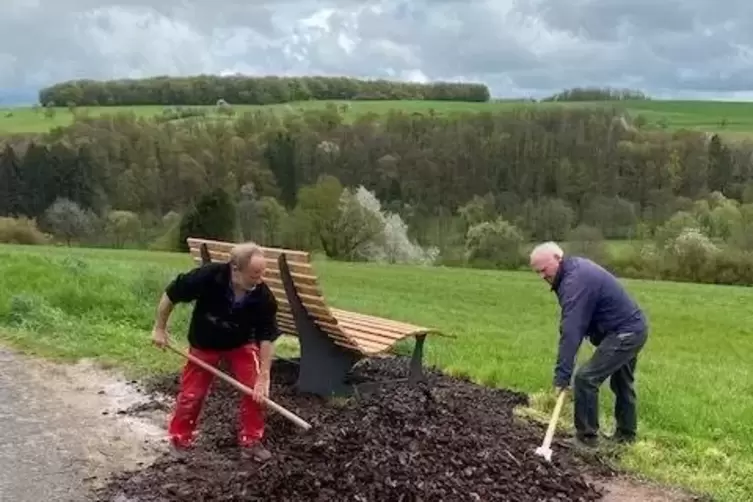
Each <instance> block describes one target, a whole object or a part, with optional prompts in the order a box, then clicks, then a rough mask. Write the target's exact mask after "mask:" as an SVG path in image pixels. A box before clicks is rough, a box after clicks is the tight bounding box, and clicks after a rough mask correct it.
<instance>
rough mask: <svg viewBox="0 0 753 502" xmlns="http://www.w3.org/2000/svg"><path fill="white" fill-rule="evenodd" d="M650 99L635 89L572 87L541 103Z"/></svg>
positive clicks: (544, 99)
mask: <svg viewBox="0 0 753 502" xmlns="http://www.w3.org/2000/svg"><path fill="white" fill-rule="evenodd" d="M650 99H651V97H650V96H648V95H647V94H645V93H644V92H643V91H639V90H636V89H615V88H612V87H573V88H571V89H565V90H564V91H561V92H558V93H556V94H553V95H551V96H548V97H546V98H543V99H542V100H541V101H648V100H650Z"/></svg>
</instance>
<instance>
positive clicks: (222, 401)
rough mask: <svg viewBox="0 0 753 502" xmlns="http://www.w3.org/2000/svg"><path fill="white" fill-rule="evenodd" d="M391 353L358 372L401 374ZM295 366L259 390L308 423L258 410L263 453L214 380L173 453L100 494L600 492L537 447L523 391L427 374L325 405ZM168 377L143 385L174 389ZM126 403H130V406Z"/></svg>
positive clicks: (297, 497)
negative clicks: (190, 446)
mask: <svg viewBox="0 0 753 502" xmlns="http://www.w3.org/2000/svg"><path fill="white" fill-rule="evenodd" d="M406 367H407V361H405V360H404V359H402V358H399V359H388V360H369V361H365V362H364V363H362V365H361V366H360V367H359V368H358V369H357V370H356V373H357V375H358V376H360V377H361V378H372V377H374V376H379V377H380V378H394V377H395V376H396V375H398V374H404V373H405V368H406ZM294 368H295V367H294V366H291V365H289V364H285V363H282V362H281V363H279V364H276V365H275V368H274V369H273V382H272V389H271V395H270V397H271V398H272V399H273V400H275V401H276V402H278V403H279V404H281V405H282V406H285V407H286V408H288V409H290V410H291V411H293V412H294V413H296V414H298V415H299V416H301V417H302V418H303V419H304V420H307V421H309V422H310V423H311V424H312V425H313V427H312V429H311V430H310V431H308V432H304V431H302V430H301V429H298V428H297V427H296V426H295V425H293V424H291V423H289V422H288V421H287V420H286V419H284V418H283V417H281V416H279V415H277V414H276V413H274V412H269V414H268V421H267V436H266V440H265V444H266V446H267V447H268V448H269V449H270V450H271V451H272V453H273V455H274V457H273V459H272V460H270V461H268V462H266V463H264V464H259V463H257V462H254V461H252V460H242V459H241V458H240V457H239V455H238V452H237V448H236V444H235V431H236V421H237V415H236V413H237V400H238V397H239V393H238V391H236V390H235V389H234V388H232V387H230V386H229V385H227V384H226V383H225V382H223V381H221V380H219V379H217V380H216V382H215V384H214V388H213V391H212V393H211V394H210V396H209V397H208V398H207V401H206V403H205V408H204V412H203V414H202V417H201V423H200V425H199V428H200V431H201V432H202V436H201V438H200V439H199V441H198V443H197V445H196V447H195V450H194V451H193V452H192V453H191V454H190V455H189V456H188V458H186V459H183V460H178V459H174V458H172V457H170V456H169V454H165V455H164V456H163V457H162V458H160V459H158V460H157V461H156V462H155V463H153V464H152V465H151V466H149V467H146V468H145V469H143V470H141V471H137V472H129V473H123V474H121V475H118V476H116V477H113V478H112V479H111V480H110V483H109V484H108V486H106V487H105V488H104V489H103V490H101V492H100V494H99V497H100V498H99V500H100V501H108V502H110V501H112V502H115V501H118V502H120V501H129V502H151V501H177V500H185V501H188V500H192V501H193V500H202V501H231V500H233V501H235V500H238V501H240V500H243V501H255V500H275V501H304V500H306V501H325V500H326V501H340V500H349V501H382V500H385V501H387V500H389V501H392V500H394V501H406V502H407V501H434V500H437V501H438V500H445V501H464V500H483V501H489V500H511V501H518V502H525V501H565V500H567V501H592V500H599V499H600V498H601V495H602V493H601V492H600V491H599V490H598V489H597V488H596V487H594V486H593V485H591V484H589V483H587V482H586V481H585V479H584V477H583V472H584V471H583V469H584V467H585V466H584V464H583V463H582V462H581V461H579V460H578V459H577V458H575V457H574V456H573V454H572V453H571V452H570V451H569V450H568V449H567V448H566V447H564V446H563V445H557V444H555V445H554V446H553V448H554V450H555V451H554V455H553V458H552V463H551V464H550V463H547V462H546V461H545V460H544V459H542V458H540V457H538V456H536V455H535V454H534V450H535V449H536V447H537V446H538V445H540V443H541V441H542V438H543V435H544V428H543V427H540V426H536V425H529V424H526V423H522V422H521V420H520V419H518V418H515V417H514V416H513V408H514V407H515V406H518V405H521V404H526V397H525V395H524V394H518V393H514V392H510V391H506V390H493V389H489V388H485V387H481V386H478V385H475V384H472V383H470V382H467V381H465V380H461V379H456V378H450V377H447V376H444V375H441V374H440V373H438V372H433V371H432V372H430V373H429V382H428V385H427V386H426V387H420V388H412V387H409V386H407V385H399V386H388V387H384V388H383V390H380V391H379V392H377V393H375V394H371V395H369V396H366V397H361V398H359V399H352V400H345V401H339V402H337V401H336V402H334V403H333V402H329V403H328V402H325V401H324V400H322V399H319V398H317V397H312V396H304V395H301V394H298V393H296V391H295V389H294V387H293V385H294V383H295V369H294ZM177 383H178V380H177V377H173V378H170V379H166V380H162V381H156V382H149V383H148V384H147V385H146V386H145V390H147V391H148V392H152V393H167V394H168V395H171V396H174V395H175V393H176V392H177V388H178V385H177ZM132 411H134V410H131V411H129V412H132Z"/></svg>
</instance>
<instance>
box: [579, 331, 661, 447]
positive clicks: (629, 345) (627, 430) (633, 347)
mask: <svg viewBox="0 0 753 502" xmlns="http://www.w3.org/2000/svg"><path fill="white" fill-rule="evenodd" d="M647 337H648V332H646V331H642V332H627V333H614V334H609V335H607V336H606V337H605V338H604V339H603V340H602V341H601V343H600V344H599V346H598V347H597V348H596V351H595V352H594V354H593V356H592V357H591V359H590V360H589V361H588V362H587V363H586V364H584V365H583V366H581V367H580V368H579V369H578V371H577V372H576V373H575V378H574V381H573V394H574V400H575V402H574V408H575V410H574V411H575V430H576V431H577V437H578V438H579V439H581V440H584V441H593V440H595V439H596V438H597V434H598V432H599V387H601V384H602V383H604V380H606V379H607V377H611V378H610V380H609V386H610V387H611V389H612V392H614V396H615V404H614V417H615V420H616V422H617V429H616V431H615V437H617V438H622V439H634V438H635V433H636V428H637V413H636V406H635V403H636V395H635V387H634V381H635V365H636V362H637V360H638V353H639V352H640V351H641V349H642V348H643V346H644V345H645V343H646V339H647Z"/></svg>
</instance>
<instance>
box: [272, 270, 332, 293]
mask: <svg viewBox="0 0 753 502" xmlns="http://www.w3.org/2000/svg"><path fill="white" fill-rule="evenodd" d="M264 282H266V283H267V285H268V286H269V287H270V288H271V287H275V288H277V289H279V290H282V291H285V286H284V285H283V283H282V281H281V280H280V279H277V278H276V277H271V276H270V274H264ZM295 290H296V291H297V292H299V293H300V294H304V295H309V296H321V295H320V294H319V288H316V287H313V286H309V285H306V284H301V285H298V286H296V287H295Z"/></svg>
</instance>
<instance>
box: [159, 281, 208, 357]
mask: <svg viewBox="0 0 753 502" xmlns="http://www.w3.org/2000/svg"><path fill="white" fill-rule="evenodd" d="M208 277H211V276H210V274H209V273H208V270H207V268H206V267H197V268H195V269H193V270H191V271H190V272H187V273H184V274H178V275H177V277H175V279H173V280H172V281H171V282H170V284H168V285H167V287H166V288H165V291H164V292H163V293H162V296H161V297H160V301H159V304H158V305H157V313H156V315H155V319H154V326H153V328H152V340H153V341H154V343H156V344H157V345H158V346H160V347H164V345H165V344H166V343H167V341H168V340H167V322H168V320H169V319H170V314H172V312H173V310H174V308H175V304H176V303H187V302H190V301H192V300H195V299H197V298H198V297H199V294H200V293H201V290H202V288H203V286H204V284H205V282H206V280H207V278H208Z"/></svg>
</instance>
